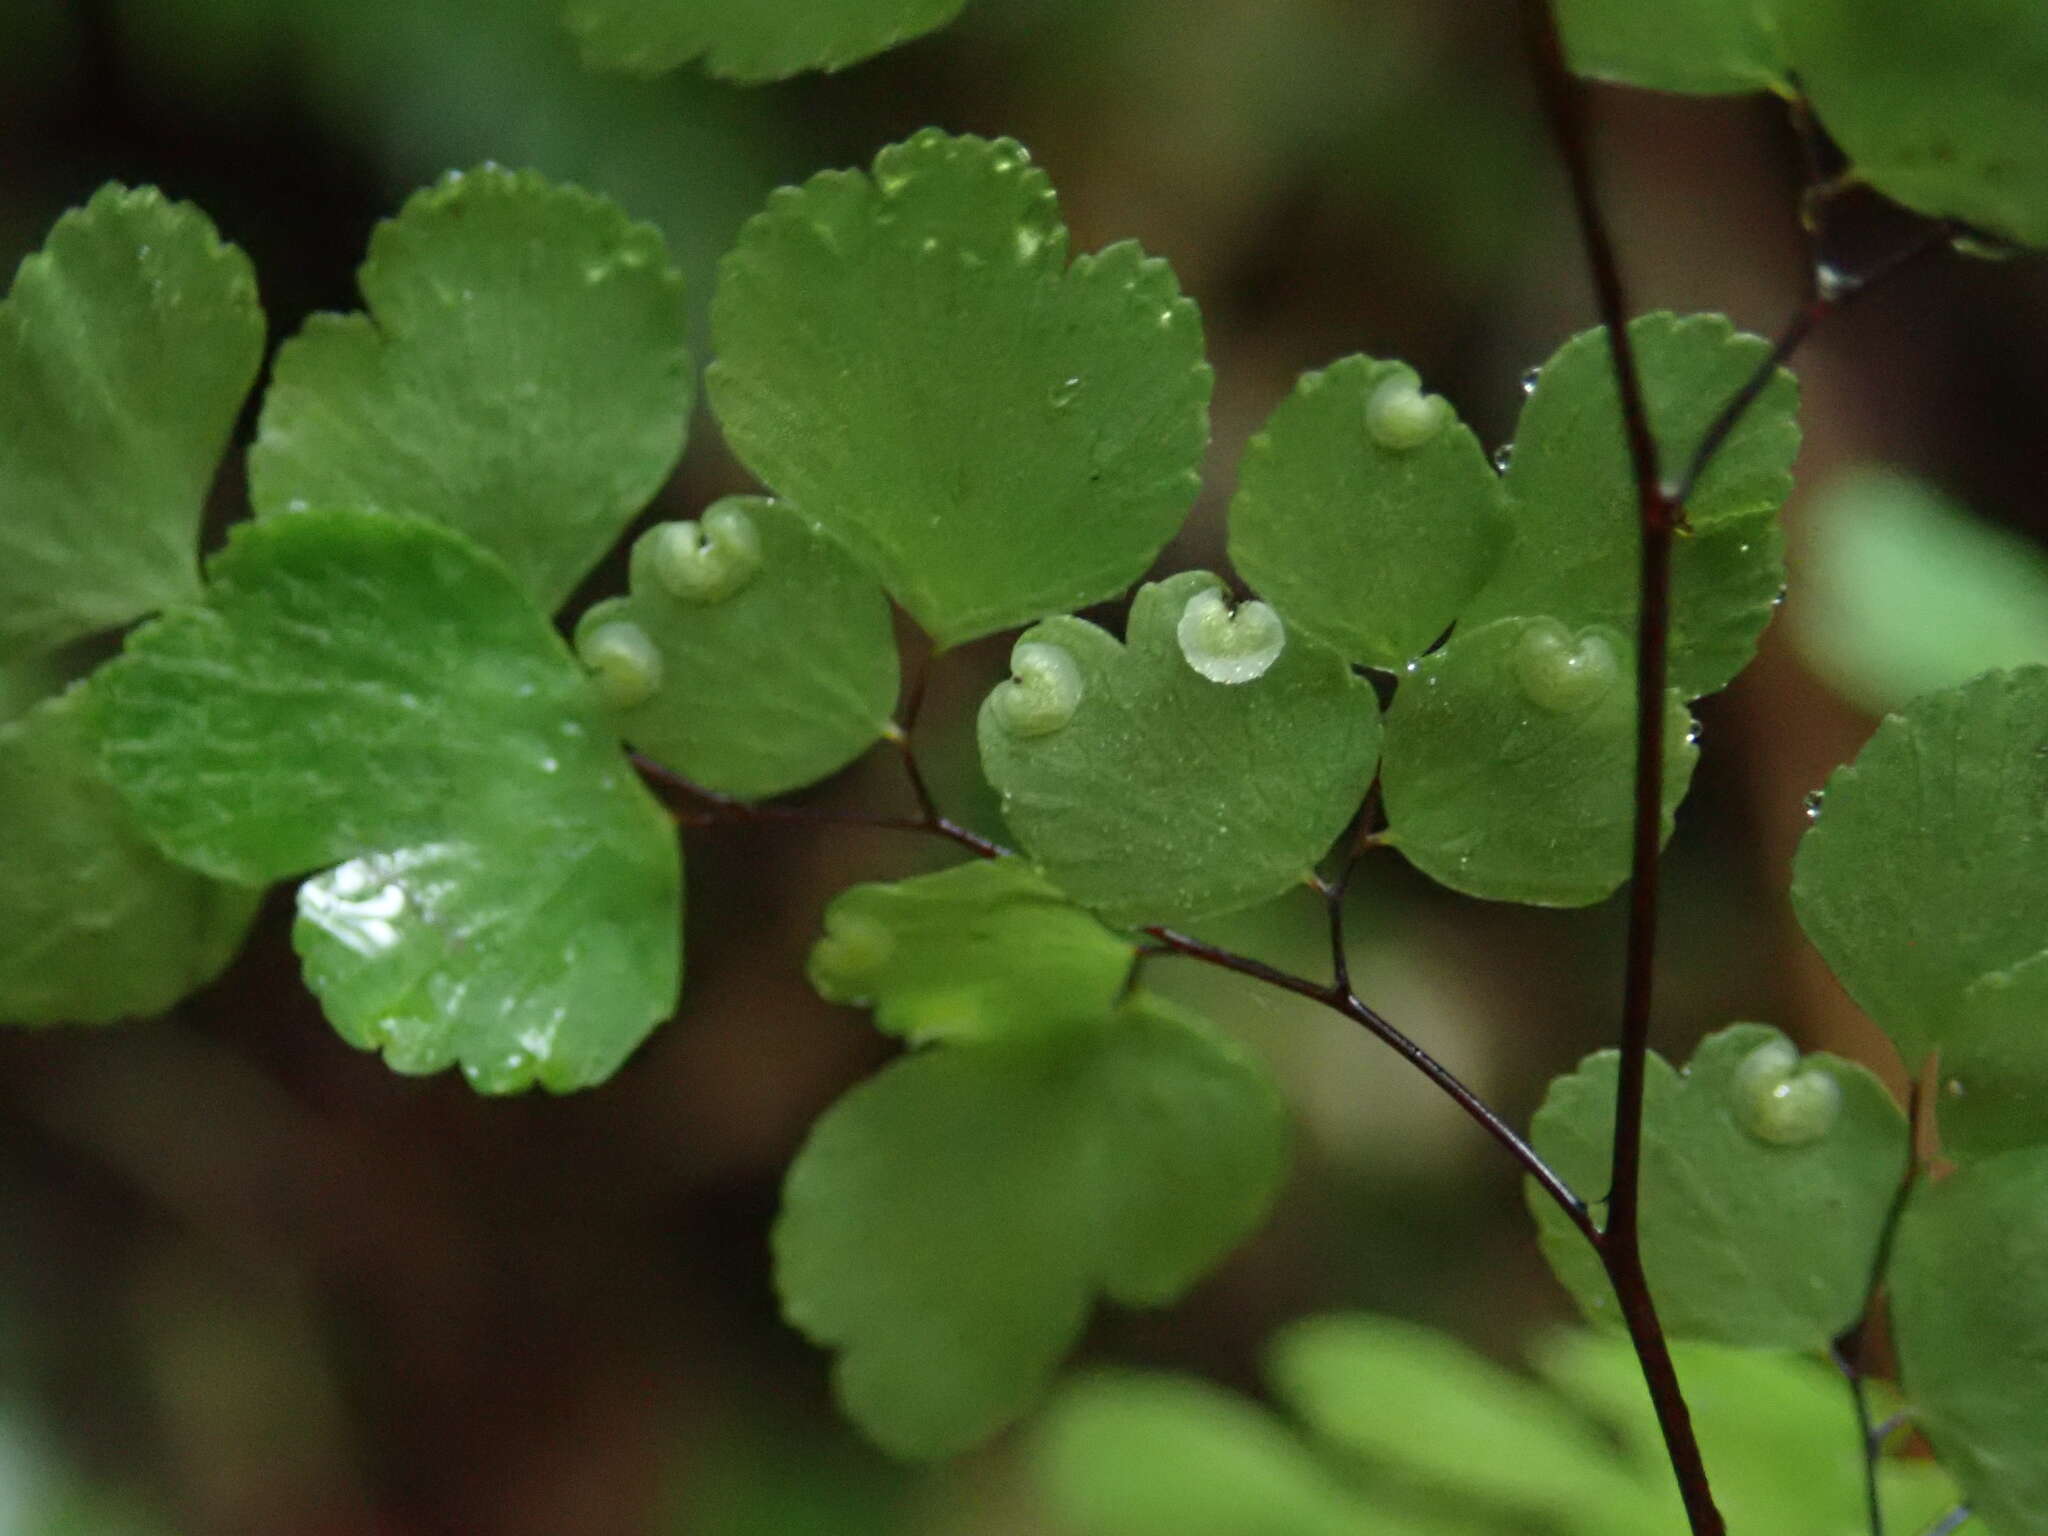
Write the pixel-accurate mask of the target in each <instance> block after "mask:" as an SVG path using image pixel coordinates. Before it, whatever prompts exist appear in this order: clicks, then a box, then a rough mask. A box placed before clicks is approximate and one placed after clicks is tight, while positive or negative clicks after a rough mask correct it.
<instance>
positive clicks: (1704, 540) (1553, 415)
mask: <svg viewBox="0 0 2048 1536" xmlns="http://www.w3.org/2000/svg"><path fill="white" fill-rule="evenodd" d="M1629 336H1630V338H1631V340H1633V341H1634V343H1635V347H1636V360H1637V364H1638V366H1639V367H1640V369H1641V371H1642V378H1643V391H1644V395H1645V397H1646V399H1647V401H1648V404H1649V411H1650V419H1651V422H1652V424H1653V426H1654V427H1655V429H1656V437H1657V443H1658V447H1659V464H1660V466H1661V468H1662V470H1663V473H1664V474H1665V475H1666V476H1667V477H1674V476H1676V475H1678V474H1679V473H1680V472H1681V471H1682V470H1683V469H1684V467H1685V464H1686V461H1687V459H1688V458H1689V456H1690V455H1691V453H1692V451H1693V449H1694V448H1695V447H1696V446H1697V445H1698V443H1699V441H1700V439H1701V438H1702V437H1703V436H1704V435H1705V433H1706V430H1707V426H1708V424H1709V422H1710V421H1711V420H1712V418H1713V417H1714V415H1715V413H1716V412H1718V411H1719V410H1720V408H1721V405H1722V402H1724V401H1726V400H1727V399H1728V398H1729V397H1730V396H1732V395H1733V394H1734V393H1735V391H1736V390H1737V389H1739V388H1740V387H1741V386H1742V384H1743V383H1744V381H1746V380H1747V379H1748V378H1749V377H1750V375H1751V374H1752V373H1753V372H1754V371H1755V369H1756V368H1757V366H1758V365H1759V364H1760V363H1761V362H1762V361H1763V360H1764V358H1765V357H1766V356H1768V355H1769V350H1770V348H1769V343H1767V342H1765V341H1764V340H1763V339H1762V338H1761V337H1758V336H1749V335H1742V334H1738V333H1737V332H1736V331H1735V329H1734V328H1733V327H1732V326H1730V325H1729V323H1728V322H1727V320H1725V319H1724V318H1722V317H1721V316H1719V315H1686V316H1678V315H1670V314H1653V315H1645V316H1643V317H1642V318H1640V319H1638V320H1634V321H1632V322H1630V324H1629ZM1798 403H1799V392H1798V387H1797V386H1796V385H1795V384H1794V383H1793V380H1792V376H1791V375H1790V374H1789V373H1785V372H1783V371H1782V370H1781V371H1780V372H1779V374H1778V375H1777V377H1776V378H1775V379H1773V381H1772V382H1771V383H1770V384H1769V385H1768V386H1766V388H1765V389H1764V392H1763V394H1762V395H1761V396H1760V397H1759V398H1758V399H1757V401H1756V403H1755V404H1754V405H1753V406H1751V407H1750V409H1749V411H1748V413H1747V414H1746V415H1745V416H1744V417H1743V418H1742V422H1741V424H1740V425H1739V426H1738V427H1737V428H1736V429H1735V431H1734V432H1733V433H1732V434H1731V435H1730V436H1729V438H1728V441H1727V442H1726V444H1725V445H1724V446H1723V447H1722V448H1721V450H1720V452H1719V453H1717V454H1716V455H1715V456H1714V459H1713V462H1712V463H1711V464H1710V465H1709V467H1708V469H1707V472H1706V474H1705V475H1704V476H1703V477H1702V478H1701V480H1700V483H1699V486H1698V488H1697V490H1695V491H1694V493H1693V495H1692V497H1691V498H1690V500H1688V501H1687V503H1686V509H1685V513H1686V521H1687V525H1688V527H1689V529H1690V533H1689V534H1688V535H1687V536H1686V537H1682V538H1680V539H1679V540H1678V541H1677V543H1676V545H1675V547H1674V549H1673V551H1672V563H1671V582H1672V625H1671V686H1672V687H1673V688H1675V689H1677V690H1678V692H1679V694H1680V696H1681V697H1682V698H1685V699H1696V698H1699V697H1700V696H1701V695H1703V694H1709V693H1713V692H1714V691H1715V690H1717V689H1719V688H1722V687H1725V686H1726V685H1727V683H1728V680H1729V679H1730V678H1732V677H1733V676H1734V675H1735V674H1736V673H1737V672H1738V671H1740V670H1741V669H1742V668H1743V666H1745V665H1746V664H1747V663H1748V661H1749V658H1750V657H1751V655H1752V654H1754V652H1755V650H1756V642H1757V637H1758V636H1759V635H1761V634H1762V633H1763V629H1764V626H1765V624H1767V623H1768V622H1769V621H1770V617H1771V612H1772V610H1773V609H1774V608H1775V607H1776V606H1777V602H1778V598H1779V594H1780V593H1781V592H1782V591H1783V590H1784V585H1785V569H1784V559H1783V553H1782V551H1783V542H1784V541H1783V538H1782V536H1781V534H1780V532H1779V528H1778V511H1779V509H1780V508H1781V507H1783V506H1784V504H1785V498H1786V497H1787V496H1789V495H1790V494H1791V491H1792V476H1791V468H1792V460H1793V457H1794V455H1796V454H1797V453H1798V451H1799V426H1798V421H1797V419H1796V413H1797V410H1798ZM1506 491H1507V501H1508V519H1509V523H1510V542H1509V544H1508V547H1507V551H1506V553H1505V555H1504V556H1503V557H1502V559H1501V561H1500V565H1499V568H1498V569H1497V570H1496V571H1495V573H1494V575H1493V577H1492V579H1491V580H1490V581H1489V582H1488V583H1487V584H1486V587H1485V589H1484V590H1483V591H1481V592H1480V594H1479V595H1478V597H1477V598H1475V599H1474V600H1473V601H1472V603H1471V604H1470V605H1469V606H1468V607H1467V608H1466V609H1465V610H1464V612H1463V613H1462V615H1461V616H1460V620H1459V622H1460V624H1461V625H1462V626H1463V627H1465V628H1467V629H1469V628H1471V627H1473V626H1475V625H1479V624H1484V623H1487V622H1489V621H1491V620H1494V619H1499V618H1506V617H1509V616H1516V615H1519V616H1524V617H1526V616H1529V615H1533V614H1549V615H1550V616H1551V617H1552V618H1556V619H1560V620H1563V621H1564V622H1565V623H1566V624H1568V625H1571V626H1572V627H1574V628H1578V627H1582V626H1584V625H1588V624H1599V625H1602V626H1604V627H1606V628H1608V629H1611V630H1613V631H1614V632H1615V633H1616V634H1619V635H1633V634H1634V633H1635V624H1636V609H1637V585H1638V581H1639V571H1638V564H1639V562H1638V559H1637V550H1638V548H1639V546H1640V540H1639V538H1638V536H1637V528H1638V525H1639V519H1640V514H1639V511H1638V508H1637V505H1636V488H1635V477H1634V474H1633V472H1632V471H1631V469H1630V467H1629V459H1628V448H1627V444H1626V442H1625V441H1624V439H1623V437H1622V428H1621V405H1620V397H1619V395H1618V394H1617V393H1616V390H1615V384H1614V365H1613V362H1612V360H1611V358H1610V357H1609V354H1608V347H1607V337H1606V333H1605V332H1604V331H1602V330H1599V329H1597V328H1596V329H1594V330H1590V331H1584V332H1581V333H1580V334H1579V335H1577V336H1575V337H1573V338H1572V339H1571V340H1570V341H1568V342H1566V343H1565V344H1564V346H1563V347H1561V348H1560V349H1559V350H1558V351H1557V353H1556V354H1555V355H1554V356H1553V357H1552V358H1551V359H1550V361H1549V362H1547V363H1545V364H1544V365H1543V368H1542V372H1541V375H1540V377H1539V378H1538V381H1537V384H1536V388H1535V389H1534V391H1532V392H1531V394H1530V396H1529V398H1528V401H1527V402H1526V403H1525V404H1524V405H1523V407H1522V419H1521V422H1520V424H1519V425H1518V426H1517V428H1516V431H1515V444H1514V455H1513V458H1512V461H1511V463H1510V464H1509V467H1508V470H1507V476H1506ZM1283 611H1284V608H1283Z"/></svg>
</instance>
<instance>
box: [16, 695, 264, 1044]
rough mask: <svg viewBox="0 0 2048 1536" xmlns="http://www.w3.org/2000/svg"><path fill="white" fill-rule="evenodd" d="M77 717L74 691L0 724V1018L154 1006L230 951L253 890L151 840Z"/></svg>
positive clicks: (112, 1013)
mask: <svg viewBox="0 0 2048 1536" xmlns="http://www.w3.org/2000/svg"><path fill="white" fill-rule="evenodd" d="M85 716H86V703H85V694H84V692H83V691H82V690H78V689H74V690H73V691H72V692H70V693H67V694H63V695H61V696H59V697H56V698H52V699H47V700H45V701H43V702H42V703H41V704H38V705H37V706H36V707H35V708H33V709H31V710H30V711H28V713H26V714H24V715H23V716H21V717H20V718H19V719H17V720H13V721H11V722H7V723H5V724H0V913H5V914H6V920H5V921H4V922H0V1023H6V1024H103V1023H107V1022H109V1021H111V1020H114V1019H122V1018H133V1017H140V1016H147V1015H149V1014H155V1013H162V1012H163V1011H164V1010H165V1009H167V1008H169V1007H170V1006H171V1005H172V1004H173V1003H175V1002H177V1001H178V1000H179V999H180V998H182V997H184V996H185V995H186V994H187V993H189V992H191V991H193V990H194V989H195V988H198V987H201V986H203V985H205V984H206V983H207V982H209V981H211V980H212V979H213V978H214V977H215V976H217V975H218V974H219V973H220V971H221V970H222V969H223V968H224V967H225V966H226V965H227V963H228V961H229V960H231V959H232V958H234V954H235V951H236V950H238V949H239V948H240V947H241V943H242V937H243V934H244V933H245V932H246V931H247V930H248V927H249V920H250V919H251V918H252V917H253V916H255V913H256V903H257V900H258V898H259V897H260V896H261V894H262V893H261V892H260V891H258V890H253V889H249V888H247V887H244V886H238V885H223V884H221V883H220V882H218V881H214V880H209V879H207V878H206V876H204V875H202V874H198V873H196V872H195V871H193V870H189V869H185V868H183V867H181V866H179V865H176V864H173V863H171V862H170V860H168V859H166V858H165V857H164V856H163V855H162V854H161V853H159V852H158V851H157V850H156V848H155V846H154V845H152V844H151V843H150V841H149V840H148V838H146V837H145V836H144V835H143V831H142V828H141V827H140V826H139V825H137V824H136V821H135V818H134V816H133V814H132V813H130V811H129V809H128V807H127V806H126V805H125V804H123V803H122V801H121V798H120V797H119V796H118V795H116V794H115V793H114V791H113V789H112V788H111V787H109V786H108V785H107V783H106V782H105V781H104V780H103V779H102V778H101V777H100V771H99V762H98V754H97V752H96V750H95V744H94V740H93V736H92V732H91V730H90V728H89V725H88V722H87V720H86V718H85Z"/></svg>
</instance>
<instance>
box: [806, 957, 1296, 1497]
mask: <svg viewBox="0 0 2048 1536" xmlns="http://www.w3.org/2000/svg"><path fill="white" fill-rule="evenodd" d="M1286 1139H1287V1138H1286V1120H1285V1113H1284V1110H1283V1108H1282V1106H1281V1103H1280V1099H1279V1095H1278V1092H1277V1090H1276V1089H1275V1087H1274V1085H1273V1083H1272V1081H1271V1079H1270V1077H1269V1076H1268V1075H1267V1073H1266V1071H1265V1069H1264V1068H1263V1066H1261V1065H1260V1064H1259V1063H1258V1062H1257V1061H1256V1060H1255V1059H1254V1058H1252V1057H1251V1056H1250V1055H1249V1054H1248V1053H1247V1052H1245V1051H1244V1050H1243V1049H1242V1048H1241V1047H1239V1046H1237V1045H1235V1044H1233V1043H1232V1042H1230V1041H1229V1040H1227V1039H1225V1038H1224V1037H1223V1036H1221V1035H1219V1034H1217V1033H1216V1032H1215V1031H1214V1030H1213V1029H1211V1028H1210V1027H1209V1026H1208V1025H1207V1024H1206V1023H1204V1022H1203V1021H1201V1020H1199V1019H1196V1018H1194V1017H1193V1016H1191V1015H1188V1014H1185V1013H1182V1012H1180V1011H1178V1010H1174V1009H1170V1008H1169V1007H1168V1006H1167V1005H1166V1004H1164V1003H1161V1002H1159V1001H1157V1000H1154V999H1151V998H1149V997H1146V996H1144V995H1142V994H1140V995H1138V996H1136V997H1133V998H1132V999H1131V1000H1130V1001H1129V1002H1127V1003H1125V1004H1124V1005H1123V1006H1122V1007H1121V1008H1119V1009H1118V1010H1117V1012H1116V1013H1115V1014H1113V1015H1111V1016H1110V1017H1108V1018H1106V1019H1102V1020H1098V1021H1097V1022H1095V1023H1094V1024H1092V1025H1083V1026H1081V1027H1078V1028H1070V1029H1065V1030H1060V1031H1056V1032H1050V1033H1047V1032H1039V1033H1036V1034H1034V1035H1031V1036H1028V1037H1025V1036H1017V1037H1012V1038H1008V1039H1004V1040H1001V1041H995V1042H990V1043H984V1044H951V1045H939V1046H933V1047H930V1048H928V1049H926V1050H921V1051H918V1052H915V1053H913V1054H912V1055H910V1056H907V1057H905V1058H903V1059H901V1060H899V1061H897V1062H895V1063H893V1064H892V1065H890V1066H888V1067H886V1068H884V1069H883V1071H882V1072H881V1073H880V1074H879V1075H877V1076H876V1077H874V1078H872V1079H870V1080H869V1081H868V1082H866V1083H863V1084H862V1085H861V1086H859V1087H857V1088H855V1089H854V1090H853V1091H852V1092H851V1093H849V1094H847V1095H846V1097H844V1098H843V1099H841V1100H840V1101H839V1102H838V1103H837V1104H835V1105H834V1106H833V1107H832V1108H831V1109H830V1110H828V1111H826V1113H825V1115H824V1117H823V1118H822V1119H821V1120H819V1121H818V1123H817V1125H816V1126H815V1127H813V1129H812V1131H811V1135H810V1139H809V1140H808V1141H806V1142H805V1144H804V1147H803V1149H802V1151H800V1152H799V1153H798V1154H797V1158H796V1161H795V1162H794V1163H793V1164H792V1165H791V1166H790V1170H789V1177H788V1181H787V1183H786V1184H785V1186H784V1189H783V1203H782V1214H781V1217H780V1218H779V1219H778V1221H777V1223H776V1226H775V1233H774V1249H775V1269H776V1288H777V1290H778V1291H779V1292H780V1293H781V1296H782V1305H783V1311H784V1314H785V1315H786V1316H787V1317H788V1319H789V1321H790V1322H791V1323H792V1324H794V1325H795V1326H796V1327H798V1328H800V1329H801V1330H803V1332H804V1333H806V1334H807V1335H809V1336H810V1337H811V1338H812V1339H813V1340H815V1341H816V1342H818V1343H820V1344H822V1345H826V1346H828V1347H830V1348H833V1349H836V1350H838V1351H839V1359H838V1362H837V1365H836V1368H835V1371H834V1382H835V1385H836V1386H837V1389H838V1393H839V1398H840V1401H841V1403H842V1405H843V1406H844V1408H845V1410H846V1412H847V1414H848V1415H849V1416H850V1417H851V1418H852V1419H853V1421H854V1422H855V1423H856V1424H858V1425H859V1426H860V1427H861V1428H862V1429H863V1430H864V1431H866V1433H867V1434H868V1435H869V1436H870V1437H871V1438H872V1439H874V1440H875V1441H876V1442H877V1443H878V1444H880V1445H881V1446H882V1447H884V1448H885V1449H887V1450H890V1451H892V1452H894V1453H896V1454H898V1455H902V1456H915V1457H927V1456H944V1455H949V1454H951V1453H953V1452H956V1451H960V1450H963V1449H965V1448H967V1447H968V1446H971V1445H973V1444H975V1443H977V1442H978V1441H980V1440H982V1439H984V1438H986V1437H987V1436H988V1435H990V1434H992V1433H994V1432H995V1431H996V1430H997V1429H1000V1428H1001V1427H1003V1426H1004V1425H1006V1424H1008V1423H1010V1422H1011V1421H1013V1420H1014V1419H1016V1418H1017V1417H1018V1416H1020V1415H1021V1414H1022V1413H1023V1412H1024V1411H1025V1410H1026V1409H1027V1408H1029V1407H1030V1406H1031V1405H1032V1403H1033V1402H1034V1401H1035V1400H1036V1399H1037V1397H1038V1396H1039V1394H1040V1393H1041V1392H1042V1391H1043V1390H1044V1388H1045V1386H1046V1384H1047V1382H1048V1381H1049V1380H1050V1378H1051V1376H1052V1373H1053V1371H1054V1370H1055V1368H1056V1367H1057V1366H1058V1364H1059V1362H1060V1359H1061V1358H1062V1357H1063V1356H1064V1355H1065V1354H1066V1352H1067V1351H1068V1350H1069V1349H1070V1348H1071V1347H1072V1346H1073V1344H1074V1342H1075V1341H1076V1339H1078V1338H1079V1336H1080V1333H1081V1330H1082V1328H1083V1326H1084V1325H1085V1324H1086V1321H1087V1318H1088V1314H1089V1312H1090V1311H1091V1310H1092V1308H1093V1305H1094V1301H1095V1298H1096V1296H1097V1294H1098V1293H1099V1294H1101V1295H1104V1296H1106V1297H1108V1298H1109V1299H1110V1300H1112V1301H1114V1302H1117V1303H1119V1304H1120V1305H1123V1306H1131V1307H1158V1306H1165V1305H1168V1304H1170V1303H1171V1302H1173V1301H1175V1300H1177V1299H1178V1298H1179V1297H1180V1296H1181V1295H1182V1294H1183V1293H1184V1292H1185V1291H1186V1290H1187V1289H1188V1287H1189V1286H1191V1285H1192V1284H1194V1282H1195V1281H1196V1280H1197V1279H1199V1278H1200V1277H1201V1276H1202V1275H1203V1274H1204V1273H1206V1272H1207V1271H1208V1270H1209V1269H1210V1268H1211V1267H1212V1266H1213V1265H1214V1264H1216V1263H1217V1262H1218V1261H1219V1260H1220V1259H1221V1258H1222V1257H1223V1256H1224V1255H1225V1254H1226V1253H1228V1252H1229V1251H1230V1249H1231V1248H1233V1247H1234V1246H1236V1245H1237V1244H1238V1243H1239V1242H1241V1241H1243V1240H1244V1238H1245V1237H1246V1236H1248V1235H1249V1234H1250V1233H1251V1231H1252V1230H1253V1229H1254V1228H1255V1227H1256V1226H1257V1225H1258V1224H1259V1222H1260V1221H1261V1220H1262V1219H1263V1218H1264V1216H1265V1213H1266V1210H1267V1207H1268V1206H1269V1204H1270V1203H1271V1201H1272V1199H1273V1196H1274V1193H1275V1191H1276V1190H1277V1189H1278V1187H1279V1184H1280V1181H1281V1178H1282V1176H1283V1174H1284V1172H1285V1167H1286Z"/></svg>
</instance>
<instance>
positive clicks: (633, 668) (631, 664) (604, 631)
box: [576, 619, 662, 709]
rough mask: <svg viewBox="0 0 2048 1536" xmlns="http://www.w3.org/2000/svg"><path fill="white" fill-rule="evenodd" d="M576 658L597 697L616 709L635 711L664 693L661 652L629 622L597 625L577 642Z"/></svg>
mask: <svg viewBox="0 0 2048 1536" xmlns="http://www.w3.org/2000/svg"><path fill="white" fill-rule="evenodd" d="M576 654H577V656H578V657H579V658H581V660H582V662H583V665H584V666H585V667H587V668H589V669H590V681H591V684H592V686H593V687H595V688H596V690H597V696H598V697H599V698H601V699H603V700H604V701H605V703H606V704H608V705H610V706H611V707H612V708H613V709H632V708H634V707H635V706H636V705H640V704H645V703H646V702H647V701H648V700H649V699H651V698H653V697H654V696H655V694H657V693H659V692H660V691H661V671H662V667H661V652H660V651H658V650H656V649H655V646H654V642H653V641H652V640H650V639H649V638H648V637H647V631H646V630H644V629H642V628H641V627H640V626H639V625H638V624H635V623H632V622H631V621H630V620H626V619H613V620H612V621H611V622H609V623H606V624H600V625H598V626H597V628H595V629H593V630H591V631H590V633H588V634H587V635H584V636H582V637H581V638H580V639H579V640H578V641H577V643H576Z"/></svg>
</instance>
